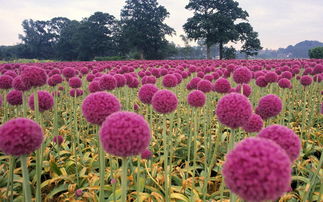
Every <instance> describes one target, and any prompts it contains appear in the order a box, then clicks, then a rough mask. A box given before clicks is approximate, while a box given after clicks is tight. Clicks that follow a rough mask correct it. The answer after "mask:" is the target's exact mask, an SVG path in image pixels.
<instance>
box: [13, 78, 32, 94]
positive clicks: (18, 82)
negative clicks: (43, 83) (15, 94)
mask: <svg viewBox="0 0 323 202" xmlns="http://www.w3.org/2000/svg"><path fill="white" fill-rule="evenodd" d="M12 86H13V88H14V89H16V90H20V91H28V90H30V89H31V86H28V85H27V84H25V83H24V82H23V81H22V79H21V76H16V78H15V79H14V80H13V81H12Z"/></svg>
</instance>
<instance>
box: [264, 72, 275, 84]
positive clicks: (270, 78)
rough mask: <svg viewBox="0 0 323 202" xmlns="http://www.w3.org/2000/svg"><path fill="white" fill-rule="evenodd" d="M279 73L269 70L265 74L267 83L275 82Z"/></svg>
mask: <svg viewBox="0 0 323 202" xmlns="http://www.w3.org/2000/svg"><path fill="white" fill-rule="evenodd" d="M277 78H278V75H277V73H276V72H267V73H266V74H265V80H266V82H267V83H274V82H276V81H277Z"/></svg>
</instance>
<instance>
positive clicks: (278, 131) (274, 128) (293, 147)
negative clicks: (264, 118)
mask: <svg viewBox="0 0 323 202" xmlns="http://www.w3.org/2000/svg"><path fill="white" fill-rule="evenodd" d="M258 137H261V138H267V139H270V140H272V141H274V142H276V143H277V144H278V145H279V146H281V148H283V149H284V150H285V151H286V153H287V155H288V156H289V158H290V160H291V161H295V160H296V159H297V158H298V156H299V154H300V152H301V141H300V139H299V137H298V136H297V135H296V134H295V133H294V131H293V130H291V129H289V128H287V127H285V126H281V125H271V126H268V127H267V128H264V129H263V130H261V131H260V133H259V134H258Z"/></svg>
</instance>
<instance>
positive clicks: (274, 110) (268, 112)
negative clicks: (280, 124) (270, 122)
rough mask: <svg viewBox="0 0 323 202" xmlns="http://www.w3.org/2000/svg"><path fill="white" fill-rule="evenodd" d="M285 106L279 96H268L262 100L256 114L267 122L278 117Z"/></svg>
mask: <svg viewBox="0 0 323 202" xmlns="http://www.w3.org/2000/svg"><path fill="white" fill-rule="evenodd" d="M282 107H283V104H282V101H281V99H280V98H279V97H278V96H277V95H273V94H268V95H265V96H263V97H262V98H260V100H259V103H258V106H257V108H256V114H258V115H260V116H261V118H262V119H264V120H266V119H268V118H270V117H274V116H277V115H278V114H279V113H280V112H281V110H282Z"/></svg>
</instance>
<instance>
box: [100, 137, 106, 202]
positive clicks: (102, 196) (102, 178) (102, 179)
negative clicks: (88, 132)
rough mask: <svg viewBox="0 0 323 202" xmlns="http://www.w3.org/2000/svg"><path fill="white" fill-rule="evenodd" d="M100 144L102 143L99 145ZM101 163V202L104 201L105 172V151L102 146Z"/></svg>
mask: <svg viewBox="0 0 323 202" xmlns="http://www.w3.org/2000/svg"><path fill="white" fill-rule="evenodd" d="M99 144H100V143H99ZM99 161H100V194H99V198H100V200H99V201H104V171H105V158H104V151H103V147H102V145H101V144H100V147H99Z"/></svg>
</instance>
